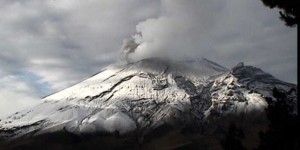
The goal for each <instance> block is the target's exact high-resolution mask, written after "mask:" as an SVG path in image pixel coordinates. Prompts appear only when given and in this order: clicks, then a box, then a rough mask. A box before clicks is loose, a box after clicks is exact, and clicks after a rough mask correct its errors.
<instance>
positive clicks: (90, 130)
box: [0, 58, 297, 145]
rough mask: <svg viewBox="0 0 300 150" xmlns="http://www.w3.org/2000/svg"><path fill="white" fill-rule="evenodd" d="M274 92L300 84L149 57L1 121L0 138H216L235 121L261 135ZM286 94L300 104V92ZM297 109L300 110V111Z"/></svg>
mask: <svg viewBox="0 0 300 150" xmlns="http://www.w3.org/2000/svg"><path fill="white" fill-rule="evenodd" d="M274 87H276V88H278V89H280V90H283V91H286V92H288V91H290V90H291V89H292V88H294V89H296V87H297V86H296V85H293V84H289V83H285V82H283V81H280V80H278V79H275V78H274V77H273V76H272V75H270V74H268V73H265V72H263V71H262V70H260V69H258V68H255V67H251V66H244V65H243V64H239V65H237V66H235V67H233V68H232V69H231V70H229V69H227V68H224V67H222V66H220V65H218V64H216V63H214V62H212V61H210V60H207V59H205V58H202V59H197V60H192V61H183V62H182V61H179V62H170V61H167V60H162V59H155V58H151V59H145V60H141V61H139V62H135V63H129V64H123V65H115V66H110V67H107V68H105V69H103V70H102V71H101V72H99V73H98V74H96V75H94V76H92V77H91V78H88V79H86V80H84V81H82V82H79V83H78V84H75V85H74V86H71V87H69V88H66V89H64V90H62V91H60V92H57V93H54V94H52V95H49V96H47V97H45V98H44V99H43V100H42V101H41V103H40V104H39V105H38V106H35V107H33V108H31V109H28V110H24V111H22V112H18V113H15V114H13V115H11V116H9V117H8V118H6V119H5V120H0V137H2V138H8V139H11V138H18V137H22V136H26V134H29V133H31V134H32V135H34V136H39V135H43V134H45V133H52V132H59V131H67V132H69V133H73V134H76V135H82V134H94V133H102V134H113V135H114V134H117V135H121V136H126V135H131V134H137V135H138V139H139V141H140V142H139V143H143V141H144V140H143V139H144V137H147V136H148V135H151V134H152V132H154V131H155V130H160V129H161V128H164V127H165V126H167V128H172V129H180V130H181V129H182V130H186V129H187V128H188V129H187V130H196V131H197V133H202V132H203V133H207V132H209V131H210V130H212V131H213V132H217V131H218V129H217V128H219V127H218V126H219V125H215V124H214V123H216V122H217V123H220V122H222V121H221V120H227V121H225V122H227V123H225V124H227V125H228V124H229V122H231V121H235V122H236V123H238V124H239V125H240V126H242V127H243V128H245V129H248V128H249V126H250V125H253V122H256V124H255V125H257V126H258V127H257V128H255V129H257V130H259V131H261V130H263V129H264V127H263V126H266V124H267V121H265V120H266V118H265V113H264V111H265V109H266V108H267V107H268V103H267V101H266V100H265V99H266V98H267V97H270V98H273V99H275V100H276V98H274V96H272V89H273V88H274ZM288 96H289V97H290V98H291V99H293V101H292V103H293V104H291V105H294V106H295V103H296V101H295V100H296V99H297V91H296V90H295V92H292V93H290V94H289V95H288ZM294 110H295V111H294V112H297V110H296V107H295V108H294ZM233 116H234V117H233ZM245 116H246V117H245ZM230 120H231V121H230ZM249 123H251V124H249ZM248 131H249V132H250V131H251V132H252V130H249V129H248ZM255 132H258V131H255ZM166 134H167V133H166ZM207 134H208V133H207ZM251 136H252V134H251ZM148 137H149V136H148ZM253 137H254V135H253ZM256 138H257V136H256ZM248 145H251V144H248Z"/></svg>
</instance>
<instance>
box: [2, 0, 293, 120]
mask: <svg viewBox="0 0 300 150" xmlns="http://www.w3.org/2000/svg"><path fill="white" fill-rule="evenodd" d="M278 17H279V14H278V11H277V10H270V9H269V8H267V7H265V6H263V4H262V3H261V2H260V0H243V1H241V0H226V1H224V0H151V1H150V0H101V1H99V0H84V1H83V0H43V1H41V0H1V1H0V19H1V21H0V117H1V116H3V115H6V114H8V113H11V112H13V111H16V110H19V109H21V108H24V107H27V106H30V105H33V104H35V103H36V102H37V101H38V100H39V99H40V98H41V97H43V96H45V95H47V94H50V93H52V92H54V91H58V90H60V89H62V88H65V87H67V86H70V85H72V84H74V83H76V82H78V81H80V80H83V79H85V78H88V77H89V76H91V75H92V74H94V73H96V72H98V71H99V70H100V69H101V68H102V67H104V66H106V65H109V64H111V63H113V62H116V61H118V59H119V54H120V53H121V52H120V48H121V46H122V42H123V39H125V38H128V37H131V36H133V37H134V38H135V40H136V42H139V44H140V46H139V47H138V48H137V51H136V53H135V54H132V55H131V57H132V58H133V59H141V58H146V57H150V56H157V55H162V54H163V55H166V56H167V57H170V58H178V57H181V56H193V57H195V56H199V57H206V58H208V59H210V60H213V61H215V62H217V63H219V64H221V65H223V66H224V67H227V68H230V67H232V66H234V65H235V64H237V63H238V62H240V61H243V62H245V64H246V65H253V66H256V67H259V68H261V69H263V70H264V71H265V72H268V73H271V74H272V75H274V76H275V77H276V78H278V79H280V80H283V81H287V82H292V83H296V82H297V63H296V62H297V55H296V54H297V30H296V28H288V27H286V26H284V23H283V22H281V21H280V20H279V18H278ZM137 33H142V35H143V36H142V37H139V36H135V35H136V34H137Z"/></svg>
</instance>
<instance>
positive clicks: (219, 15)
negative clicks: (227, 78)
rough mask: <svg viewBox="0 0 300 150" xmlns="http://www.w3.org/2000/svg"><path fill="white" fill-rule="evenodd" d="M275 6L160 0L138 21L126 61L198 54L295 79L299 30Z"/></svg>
mask: <svg viewBox="0 0 300 150" xmlns="http://www.w3.org/2000/svg"><path fill="white" fill-rule="evenodd" d="M276 11H277V10H274V11H273V12H272V11H270V10H269V9H267V8H266V7H264V6H263V4H262V3H261V2H260V1H252V0H245V1H239V0H228V1H219V0H201V1H198V0H187V1H183V0H162V1H161V13H160V14H159V16H158V17H154V18H148V19H145V20H144V21H141V22H139V23H138V24H137V25H136V32H137V33H140V34H138V35H133V36H132V38H131V40H134V41H132V42H133V43H136V44H138V46H137V47H134V50H131V51H130V53H129V54H128V55H126V56H128V57H129V58H130V61H138V60H140V59H144V58H149V57H167V58H169V59H180V58H186V57H195V56H198V57H206V58H208V59H211V60H213V61H217V63H220V64H222V65H223V66H225V67H231V66H234V65H236V64H237V63H238V62H241V61H242V62H244V63H245V65H253V66H256V67H259V68H261V69H263V70H264V71H266V72H268V73H271V74H272V75H274V76H275V77H277V78H279V79H281V80H284V81H288V82H294V83H296V82H297V77H296V74H297V73H296V70H297V57H296V54H297V41H296V40H297V38H296V37H297V30H296V29H295V28H288V27H286V26H284V24H282V22H280V20H278V16H277V15H278V13H277V12H276ZM278 61H280V62H282V63H281V64H278V63H277V62H278ZM283 72H289V73H288V74H290V76H286V75H284V74H285V73H283Z"/></svg>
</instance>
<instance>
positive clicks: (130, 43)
mask: <svg viewBox="0 0 300 150" xmlns="http://www.w3.org/2000/svg"><path fill="white" fill-rule="evenodd" d="M138 46H139V44H137V43H136V42H135V40H134V38H128V39H124V40H123V45H122V48H121V56H120V59H121V60H122V61H124V60H125V61H126V62H127V63H129V62H131V61H130V58H129V55H130V54H131V53H134V52H135V51H136V48H137V47H138Z"/></svg>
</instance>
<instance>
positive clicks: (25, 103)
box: [0, 76, 40, 117]
mask: <svg viewBox="0 0 300 150" xmlns="http://www.w3.org/2000/svg"><path fill="white" fill-rule="evenodd" d="M33 87H34V86H33V85H32V84H30V83H29V82H26V81H24V79H22V78H20V77H18V76H5V77H2V78H0V117H4V116H6V115H9V114H12V113H14V112H16V111H21V110H22V109H25V108H28V107H30V106H34V105H36V104H37V103H38V100H39V93H40V92H39V91H38V90H36V89H34V88H33Z"/></svg>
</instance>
